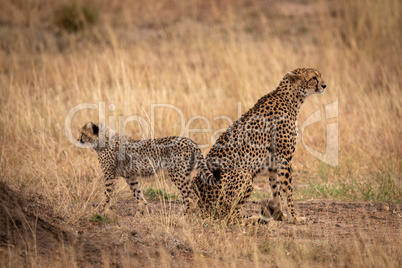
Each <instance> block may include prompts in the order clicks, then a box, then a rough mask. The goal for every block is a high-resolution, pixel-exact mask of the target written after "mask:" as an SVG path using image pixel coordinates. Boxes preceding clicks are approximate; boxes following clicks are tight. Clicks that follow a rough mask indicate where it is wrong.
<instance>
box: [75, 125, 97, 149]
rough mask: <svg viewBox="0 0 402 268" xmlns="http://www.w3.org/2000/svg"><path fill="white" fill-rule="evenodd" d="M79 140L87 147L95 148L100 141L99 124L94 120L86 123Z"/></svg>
mask: <svg viewBox="0 0 402 268" xmlns="http://www.w3.org/2000/svg"><path fill="white" fill-rule="evenodd" d="M80 134H81V135H80V138H79V139H78V141H79V142H80V143H81V144H84V145H86V147H91V148H94V147H96V146H97V144H98V143H99V124H95V123H93V122H89V123H86V124H85V125H84V126H83V127H82V128H81V130H80Z"/></svg>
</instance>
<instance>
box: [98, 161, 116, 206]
mask: <svg viewBox="0 0 402 268" xmlns="http://www.w3.org/2000/svg"><path fill="white" fill-rule="evenodd" d="M104 166H105V165H102V164H101V167H102V171H103V176H104V180H105V188H106V189H105V196H106V200H105V201H104V202H103V203H102V205H101V211H104V210H105V208H106V207H107V206H108V205H109V204H110V199H111V196H112V191H113V188H114V184H115V182H116V168H115V166H112V165H111V166H109V167H108V168H105V167H104Z"/></svg>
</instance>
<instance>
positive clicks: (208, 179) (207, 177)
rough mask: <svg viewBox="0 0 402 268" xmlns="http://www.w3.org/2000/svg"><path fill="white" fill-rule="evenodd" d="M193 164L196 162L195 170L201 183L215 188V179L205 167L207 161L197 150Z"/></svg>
mask: <svg viewBox="0 0 402 268" xmlns="http://www.w3.org/2000/svg"><path fill="white" fill-rule="evenodd" d="M195 162H196V169H197V171H198V174H199V175H200V177H201V179H202V181H203V182H204V183H205V184H208V185H210V186H212V187H215V186H216V179H215V176H214V175H213V174H212V172H211V171H210V170H209V168H208V166H207V161H206V160H205V158H204V156H203V155H202V152H201V150H200V149H198V148H197V151H196V153H195Z"/></svg>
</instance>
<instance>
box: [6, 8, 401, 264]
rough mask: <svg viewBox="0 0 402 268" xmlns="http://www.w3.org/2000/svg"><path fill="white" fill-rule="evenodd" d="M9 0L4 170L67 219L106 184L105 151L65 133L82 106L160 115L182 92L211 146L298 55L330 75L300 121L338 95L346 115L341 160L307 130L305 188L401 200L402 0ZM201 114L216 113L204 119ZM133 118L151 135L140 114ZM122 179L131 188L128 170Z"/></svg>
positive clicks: (173, 119)
mask: <svg viewBox="0 0 402 268" xmlns="http://www.w3.org/2000/svg"><path fill="white" fill-rule="evenodd" d="M1 6H2V7H1V8H0V88H1V91H0V94H1V95H0V104H1V114H0V148H1V156H0V165H1V167H0V176H1V180H2V181H4V182H6V183H7V184H8V185H9V186H11V187H12V188H13V189H15V190H18V191H20V192H21V193H23V194H24V195H26V196H29V197H32V196H33V197H35V198H37V199H38V200H37V201H36V202H41V203H42V204H46V206H47V207H48V208H49V210H51V213H52V215H58V216H62V217H63V220H64V223H65V224H66V225H68V224H73V225H74V224H78V222H79V221H80V220H81V219H83V218H87V217H90V216H91V215H92V214H93V213H94V212H96V210H95V211H94V209H93V208H92V206H91V204H92V203H98V202H100V201H101V200H102V198H103V184H102V178H101V171H100V169H99V166H98V164H97V160H96V157H95V154H94V153H91V152H90V151H88V150H84V149H78V148H76V147H74V146H72V145H71V144H70V143H69V142H68V140H67V139H66V137H65V135H64V120H65V117H66V114H67V112H68V111H69V110H70V109H71V108H72V107H73V106H75V105H77V104H80V103H98V102H105V104H106V107H108V105H109V104H115V105H116V110H115V111H109V110H106V119H108V118H109V116H119V115H123V116H126V117H128V116H130V115H140V116H142V117H144V118H145V119H146V120H148V123H149V116H150V113H151V110H150V109H151V104H155V103H170V104H173V105H175V106H177V107H178V108H179V109H180V110H181V111H182V112H183V114H184V115H185V118H186V120H187V121H186V123H187V122H188V120H189V119H190V118H191V117H193V116H196V115H201V116H205V117H206V118H207V119H209V120H210V121H211V130H210V131H209V132H206V133H193V134H190V135H189V136H190V138H192V139H194V140H195V141H196V142H198V143H200V144H207V145H208V146H211V145H212V142H213V140H214V137H213V136H212V133H213V132H215V131H217V130H219V129H222V128H225V127H227V126H228V122H227V121H226V120H217V119H216V117H217V116H221V115H225V116H228V117H229V118H230V119H231V120H236V119H237V117H238V102H240V104H241V111H242V112H245V111H246V110H247V109H248V108H250V107H252V106H253V104H254V103H255V102H256V101H257V100H258V99H259V98H260V97H261V96H263V95H264V94H266V93H268V92H270V91H272V90H273V89H275V87H276V86H277V85H278V83H279V81H280V79H281V78H282V77H283V76H284V75H285V73H286V72H288V71H290V70H293V69H295V68H297V67H314V68H317V69H318V70H320V71H321V72H322V74H323V78H324V80H325V81H326V83H327V86H328V88H327V90H326V92H325V94H323V95H320V96H312V97H310V98H309V99H308V100H307V102H306V103H305V104H304V106H303V107H302V111H301V113H300V115H299V120H298V124H299V129H301V126H302V125H303V122H304V121H305V120H306V118H307V117H308V116H309V115H311V114H312V113H313V112H315V111H316V110H318V109H321V111H322V112H323V111H324V106H325V105H327V104H329V103H331V102H333V101H338V102H339V118H338V119H332V121H330V123H331V122H332V123H333V122H338V123H339V145H340V147H339V165H338V166H337V167H330V166H328V165H326V164H324V163H322V162H320V161H319V160H317V159H315V158H314V157H313V156H311V155H310V154H309V153H308V152H307V151H306V149H305V148H304V147H303V145H302V143H301V139H300V138H299V142H298V148H297V150H296V156H295V160H294V170H295V185H296V193H295V194H296V199H297V200H305V199H309V198H331V199H341V200H347V201H351V200H358V201H370V202H387V203H400V202H401V170H402V161H401V148H402V142H401V140H402V136H401V135H402V132H401V119H400V118H401V108H402V103H401V95H402V93H401V82H402V79H401V76H400V74H401V71H402V63H401V60H400V48H401V47H402V46H401V41H402V36H401V35H402V31H401V26H402V22H401V17H400V14H401V4H400V1H398V0H386V1H381V2H380V1H374V0H373V1H362V0H353V1H346V0H341V1H324V0H321V1H309V0H303V1H302V0H300V1H298V0H289V1H270V0H267V1H257V0H237V1H223V0H222V1H201V0H200V1H198V0H195V1H179V0H163V1H104V0H97V1H76V2H74V4H71V3H69V2H67V1H22V0H15V1H8V0H5V1H2V5H1ZM155 116H156V117H155V122H156V125H155V136H156V137H162V136H168V135H177V134H179V132H180V124H179V122H178V117H177V113H176V112H175V111H173V110H168V109H160V110H157V112H156V114H155ZM90 120H93V121H95V120H98V111H91V110H87V111H83V112H80V113H78V114H77V115H76V116H75V117H74V118H73V121H72V129H73V133H74V134H75V135H77V133H78V128H79V127H80V126H81V125H83V124H84V123H85V122H87V121H90ZM106 122H107V123H108V121H106ZM327 123H328V122H327ZM325 124H326V122H320V123H316V124H314V125H312V126H309V127H308V128H307V129H306V131H305V133H304V137H305V141H306V143H307V145H308V146H310V147H312V148H314V149H316V150H318V151H321V152H323V151H324V150H325V137H326V131H325V127H326V125H325ZM191 127H192V128H197V127H199V128H206V127H207V126H206V124H205V123H203V122H202V121H195V122H194V123H193V124H192V125H191ZM127 131H128V133H129V134H131V135H132V136H134V137H137V138H139V137H141V129H140V128H139V126H138V125H136V124H134V123H131V124H129V125H128V128H127ZM300 134H301V133H300ZM299 137H300V136H299ZM215 138H216V137H215ZM207 150H208V149H206V150H205V152H206V151H207ZM264 182H265V179H264V178H263V177H262V178H257V180H256V183H260V184H261V183H262V185H260V184H259V185H260V186H261V187H259V188H258V189H260V188H262V190H258V189H257V190H256V191H255V193H254V195H253V198H254V199H259V198H261V197H263V196H269V190H268V185H264ZM149 188H151V189H153V188H157V189H163V190H164V191H167V192H168V193H172V194H177V191H176V190H175V189H174V187H172V186H171V184H170V183H169V181H168V180H167V181H166V180H165V179H164V177H163V176H162V177H160V178H157V179H156V180H150V181H146V182H144V183H143V189H149ZM117 193H118V197H117V198H127V197H129V193H128V189H127V187H126V186H125V185H124V183H123V182H121V183H120V184H119V187H118V189H117ZM122 193H124V194H122ZM151 222H152V221H150V223H149V224H151ZM225 243H227V241H226V240H225ZM225 243H224V244H225ZM247 245H248V246H250V247H252V243H250V244H247ZM221 246H224V245H221ZM232 246H233V247H234V246H235V245H232ZM222 254H224V252H222ZM253 254H254V253H253ZM388 257H389V256H388ZM264 258H265V257H264ZM257 263H258V262H257Z"/></svg>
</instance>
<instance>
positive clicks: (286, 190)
mask: <svg viewBox="0 0 402 268" xmlns="http://www.w3.org/2000/svg"><path fill="white" fill-rule="evenodd" d="M292 173H293V169H292V164H291V163H290V162H289V161H286V160H284V161H282V162H281V163H280V164H278V176H279V177H280V181H281V191H282V195H281V199H282V201H283V203H284V204H285V203H286V213H287V216H288V221H289V222H290V223H294V224H305V223H306V219H305V218H303V217H298V216H297V214H296V211H295V208H294V201H293V185H292ZM285 198H286V199H285Z"/></svg>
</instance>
